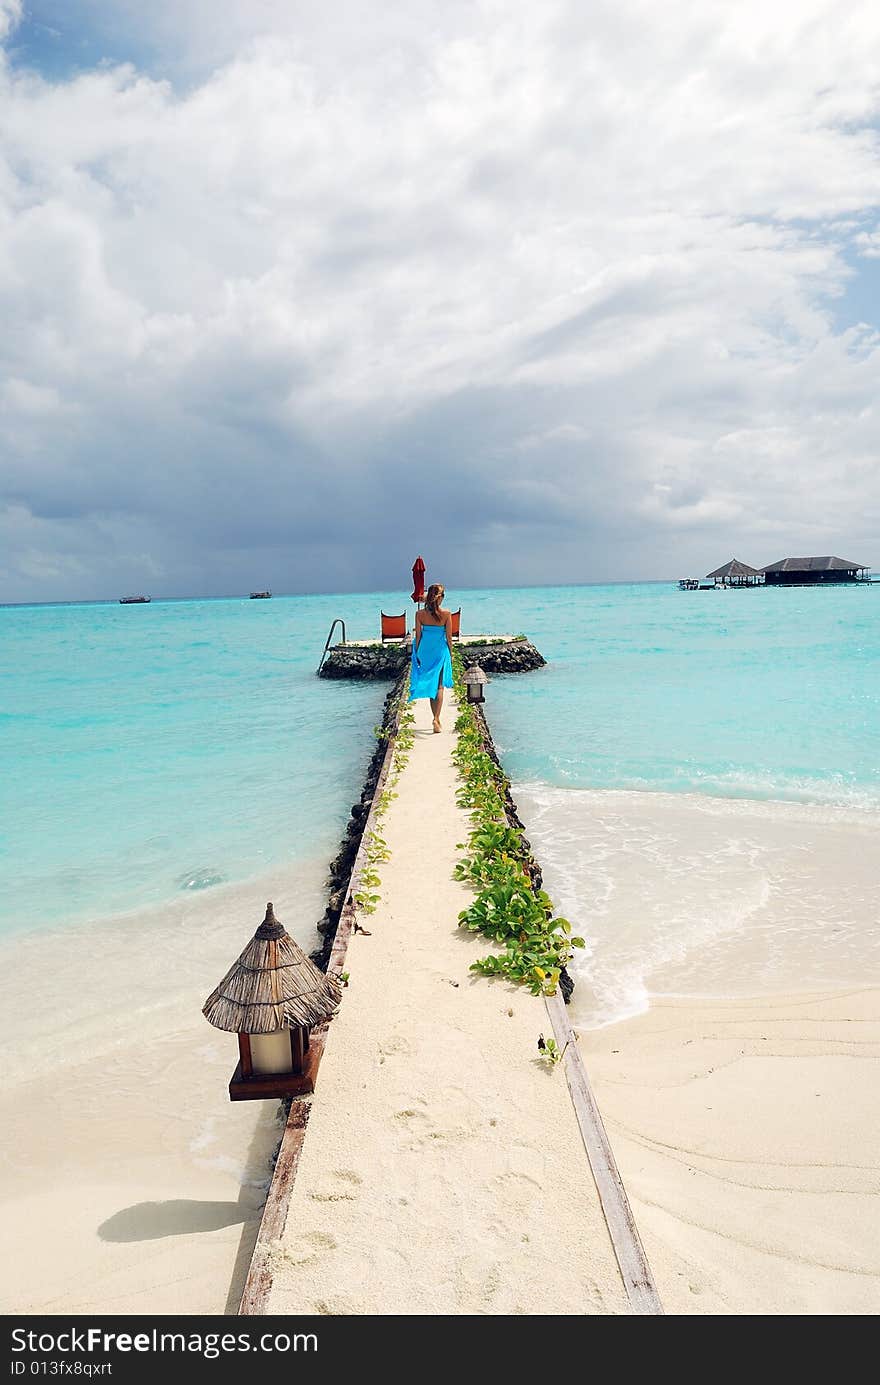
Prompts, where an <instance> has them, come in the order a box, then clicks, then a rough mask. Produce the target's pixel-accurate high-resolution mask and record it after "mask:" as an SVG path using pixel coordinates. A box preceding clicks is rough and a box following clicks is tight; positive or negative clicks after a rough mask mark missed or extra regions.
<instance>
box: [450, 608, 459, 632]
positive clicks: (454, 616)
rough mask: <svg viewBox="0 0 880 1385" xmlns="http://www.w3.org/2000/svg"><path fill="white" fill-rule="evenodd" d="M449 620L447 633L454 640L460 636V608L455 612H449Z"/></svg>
mask: <svg viewBox="0 0 880 1385" xmlns="http://www.w3.org/2000/svg"><path fill="white" fill-rule="evenodd" d="M449 614H450V616H451V620H450V622H449V633H450V635H451V636H452V638H453V639H454V640H457V639H458V638H459V636H460V635H461V607H460V606H459V608H458V610H457V611H450V613H449Z"/></svg>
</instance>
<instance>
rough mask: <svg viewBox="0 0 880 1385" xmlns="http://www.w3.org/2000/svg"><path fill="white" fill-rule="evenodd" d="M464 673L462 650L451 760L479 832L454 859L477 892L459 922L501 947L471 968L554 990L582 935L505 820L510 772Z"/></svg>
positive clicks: (539, 990) (459, 874)
mask: <svg viewBox="0 0 880 1385" xmlns="http://www.w3.org/2000/svg"><path fill="white" fill-rule="evenodd" d="M462 674H463V663H462V658H461V654H460V652H459V651H458V650H455V651H454V653H453V677H454V680H455V685H456V689H457V691H458V694H459V707H460V712H459V715H458V718H457V720H456V723H455V730H456V733H457V740H456V746H455V750H454V751H453V758H454V759H455V762H456V765H457V767H458V771H459V776H460V779H461V783H460V785H459V788H458V791H457V794H456V798H457V801H458V803H459V804H460V805H461V806H462V807H463V808H467V809H469V810H470V818H471V822H472V823H473V830H472V831H471V833H470V834H469V836H468V840H467V843H466V852H467V854H466V855H465V856H464V857H463V858H462V860H460V861H459V862H458V863H457V864H456V866H455V871H454V874H455V877H456V879H458V880H463V881H465V882H467V883H468V884H470V885H472V886H473V888H474V889H475V891H476V893H475V897H474V899H473V900H472V902H471V904H470V905H469V906H468V907H467V908H466V909H463V910H462V911H461V913H460V914H459V924H460V926H461V927H463V928H467V929H468V930H469V931H470V932H472V933H482V934H483V935H484V937H487V938H489V939H491V941H492V942H494V943H496V944H497V945H498V947H499V948H500V949H502V950H501V951H498V952H493V953H490V954H489V956H487V957H481V958H479V959H478V960H477V961H476V962H473V963H472V964H471V971H474V972H477V973H478V974H480V975H483V976H498V977H504V978H506V979H507V980H508V981H514V982H517V983H519V984H522V985H525V986H527V987H528V988H529V990H530V991H531V992H532V994H533V995H553V994H554V993H555V991H556V988H557V985H558V983H559V975H560V972H561V971H562V968H563V967H564V966H565V965H566V964H567V963H568V962H569V961H570V960H571V956H572V949H573V948H576V947H583V946H584V940H583V938H579V937H572V935H571V924H570V923H569V922H568V920H567V919H564V918H560V917H554V915H553V904H552V901H551V900H550V898H549V896H548V895H547V894H546V893H545V892H544V890H539V889H536V888H535V887H534V885H533V883H532V879H531V876H530V874H529V870H528V865H527V857H528V853H527V850H526V848H525V847H524V845H523V839H522V833H521V832H520V831H519V830H518V829H516V828H515V827H511V826H510V824H509V823H508V821H507V816H506V811H505V800H506V796H507V791H508V789H509V783H508V780H507V777H506V775H505V774H504V771H503V770H502V769H501V767H500V766H499V765H498V764H497V762H496V761H495V760H494V759H493V758H492V756H491V755H490V754H488V752H487V749H486V746H485V744H484V740H483V732H482V729H481V727H480V725H479V723H478V721H477V718H476V716H475V714H474V709H473V707H472V706H470V705H469V704H468V702H467V700H466V695H465V691H464V687H463V678H462Z"/></svg>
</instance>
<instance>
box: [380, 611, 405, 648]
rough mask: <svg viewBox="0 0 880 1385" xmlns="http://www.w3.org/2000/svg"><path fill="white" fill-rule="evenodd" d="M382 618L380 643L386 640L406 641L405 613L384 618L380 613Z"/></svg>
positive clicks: (383, 614)
mask: <svg viewBox="0 0 880 1385" xmlns="http://www.w3.org/2000/svg"><path fill="white" fill-rule="evenodd" d="M380 615H381V617H382V643H383V644H384V643H385V641H386V640H405V639H406V611H404V613H403V615H402V616H386V614H385V612H384V611H381V612H380Z"/></svg>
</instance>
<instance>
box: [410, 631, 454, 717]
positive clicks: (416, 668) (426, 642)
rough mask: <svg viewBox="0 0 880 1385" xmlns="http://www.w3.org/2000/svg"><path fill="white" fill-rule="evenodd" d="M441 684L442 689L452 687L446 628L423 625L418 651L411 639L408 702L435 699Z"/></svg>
mask: <svg viewBox="0 0 880 1385" xmlns="http://www.w3.org/2000/svg"><path fill="white" fill-rule="evenodd" d="M441 684H442V685H443V687H444V688H451V687H452V660H451V659H450V657H449V647H448V645H447V643H446V627H445V625H423V626H422V638H421V641H420V643H419V647H418V649H416V642H415V638H413V644H412V667H411V669H410V677H409V700H410V702H412V701H413V700H414V699H415V698H417V697H436V696H437V689H438V688H439V687H440V685H441Z"/></svg>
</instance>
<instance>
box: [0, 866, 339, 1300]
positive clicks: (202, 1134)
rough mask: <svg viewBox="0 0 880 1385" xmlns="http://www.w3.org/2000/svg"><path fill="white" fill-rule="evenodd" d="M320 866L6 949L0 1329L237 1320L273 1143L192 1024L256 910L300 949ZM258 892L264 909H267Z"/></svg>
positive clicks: (233, 1052) (0, 1102)
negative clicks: (275, 919)
mask: <svg viewBox="0 0 880 1385" xmlns="http://www.w3.org/2000/svg"><path fill="white" fill-rule="evenodd" d="M325 874H326V863H324V862H317V861H313V862H306V863H305V864H303V865H302V866H299V867H296V868H288V869H285V870H281V871H276V872H273V873H272V874H270V875H267V876H264V877H260V878H258V879H256V880H254V881H248V882H245V883H243V884H241V885H236V886H234V887H233V886H228V887H221V888H218V889H214V890H209V891H205V892H204V893H200V894H195V895H182V896H181V897H180V899H179V900H178V901H176V902H175V903H174V904H172V905H170V906H167V907H165V908H163V909H155V910H149V911H144V912H143V913H138V914H130V915H127V916H125V917H121V918H118V919H107V920H103V921H101V922H96V923H95V924H93V925H91V926H87V927H83V928H72V929H70V930H68V931H64V930H63V929H58V930H57V931H54V932H53V931H51V929H47V930H46V931H45V932H43V931H38V932H31V933H27V934H23V935H21V936H20V937H18V938H13V939H11V940H9V941H7V942H5V943H4V944H3V947H2V950H0V1007H2V1011H3V1014H4V1016H5V1018H6V1023H7V1026H8V1033H9V1039H8V1042H7V1044H6V1064H5V1068H4V1083H3V1089H2V1092H0V1123H2V1127H3V1131H4V1136H5V1138H4V1142H3V1143H4V1154H3V1163H2V1171H0V1215H2V1218H3V1226H4V1246H5V1251H6V1253H5V1256H4V1259H3V1264H2V1267H0V1311H2V1312H4V1313H7V1314H9V1313H16V1314H21V1313H72V1314H84V1313H95V1312H100V1313H102V1314H108V1313H111V1314H129V1313H149V1314H154V1313H155V1314H158V1313H210V1314H222V1313H224V1312H233V1313H234V1312H235V1311H236V1309H237V1306H238V1299H239V1296H240V1292H241V1288H242V1285H243V1283H244V1277H245V1275H246V1273H247V1266H248V1262H249V1259H250V1254H251V1250H252V1247H253V1243H254V1239H255V1237H256V1232H257V1228H258V1225H259V1218H260V1214H261V1209H262V1204H263V1201H264V1197H265V1189H266V1187H267V1185H268V1180H269V1178H270V1175H271V1167H272V1163H271V1161H272V1157H273V1154H274V1150H275V1148H276V1146H277V1143H278V1140H279V1138H280V1134H281V1126H279V1124H278V1113H279V1110H280V1107H279V1104H278V1103H276V1102H271V1101H270V1102H244V1103H242V1102H238V1103H232V1102H230V1101H229V1097H228V1093H227V1083H228V1081H229V1078H230V1076H231V1073H232V1070H233V1068H234V1066H235V1063H236V1061H237V1056H238V1050H237V1045H236V1041H235V1036H234V1035H225V1034H222V1033H220V1032H218V1031H217V1030H215V1029H212V1028H211V1027H210V1025H209V1024H208V1023H207V1022H206V1020H205V1019H204V1018H203V1017H202V1014H201V1006H202V1004H203V1002H204V1000H205V998H206V997H207V995H208V994H209V992H210V991H211V989H212V988H213V986H214V985H215V984H216V983H217V981H219V980H220V977H221V976H222V975H223V974H224V972H225V970H226V968H227V967H228V966H229V965H230V963H231V962H232V961H234V959H235V957H236V956H237V955H238V953H239V952H240V950H241V948H242V947H243V946H244V944H245V943H246V942H247V940H248V938H249V937H250V936H252V934H253V932H254V930H255V928H256V927H257V925H258V924H259V922H260V918H261V917H262V912H263V909H264V906H265V901H266V899H269V898H274V900H275V901H276V907H277V909H278V913H279V916H280V917H281V918H282V919H283V920H284V921H285V923H286V925H287V927H288V928H289V930H290V931H291V933H293V934H296V935H298V938H299V941H300V942H302V943H303V945H304V946H311V945H313V941H312V940H313V938H314V937H315V934H314V923H315V920H317V919H318V918H319V917H320V915H321V913H322V912H323V906H324V889H323V879H324V875H325ZM267 891H268V893H267Z"/></svg>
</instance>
